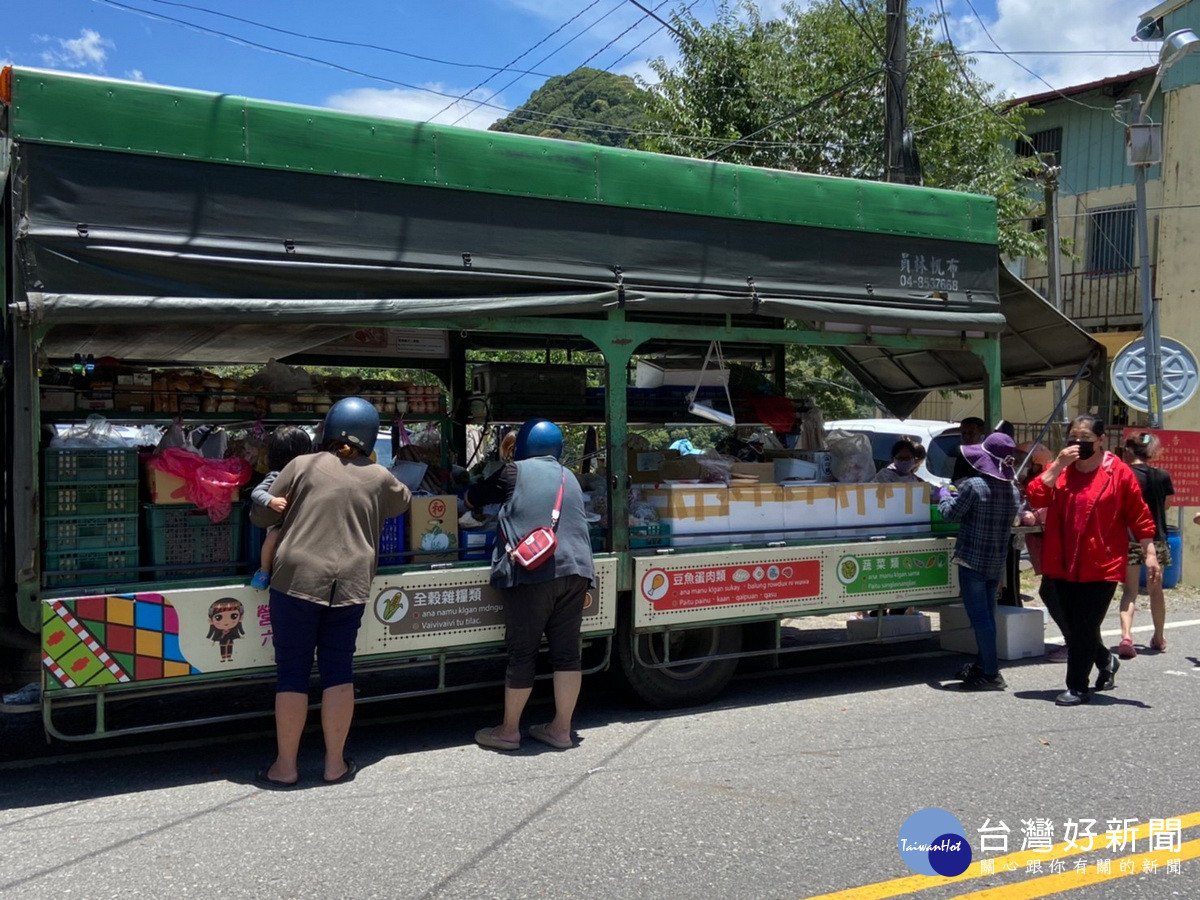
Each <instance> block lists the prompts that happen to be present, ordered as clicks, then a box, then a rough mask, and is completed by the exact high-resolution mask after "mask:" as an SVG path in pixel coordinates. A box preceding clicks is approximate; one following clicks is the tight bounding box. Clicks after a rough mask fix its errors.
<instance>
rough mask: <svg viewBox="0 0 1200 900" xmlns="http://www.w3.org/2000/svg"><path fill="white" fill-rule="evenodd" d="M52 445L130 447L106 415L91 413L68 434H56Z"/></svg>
mask: <svg viewBox="0 0 1200 900" xmlns="http://www.w3.org/2000/svg"><path fill="white" fill-rule="evenodd" d="M50 446H51V447H128V446H131V445H130V444H129V442H128V441H126V440H125V439H124V438H123V437H121V436H120V435H119V434H117V432H116V431H115V430H114V429H113V427H112V425H110V424H109V422H108V419H106V418H104V416H98V415H95V414H93V415H90V416H88V417H87V418H86V419H85V420H84V424H83V425H80V426H78V427H76V428H72V429H71V430H70V431H68V432H67V433H66V434H61V435H55V437H54V438H53V439H52V440H51V441H50Z"/></svg>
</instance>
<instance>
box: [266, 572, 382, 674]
mask: <svg viewBox="0 0 1200 900" xmlns="http://www.w3.org/2000/svg"><path fill="white" fill-rule="evenodd" d="M270 602H271V633H272V634H271V637H272V640H273V641H274V643H275V676H276V684H275V692H276V693H296V694H307V693H308V682H309V678H310V676H311V675H312V666H313V655H314V654H315V655H316V658H317V672H318V673H319V674H320V676H321V688H322V689H323V690H324V689H327V688H331V687H337V686H338V685H340V684H349V683H350V682H352V681H353V680H354V648H355V644H356V641H357V638H358V627H359V625H361V624H362V617H363V611H364V610H365V609H366V607H365V606H363V605H362V604H358V605H355V606H328V605H327V604H324V603H313V602H312V601H311V600H302V599H300V598H299V597H293V596H292V595H291V594H285V593H283V591H277V590H275V589H273V588H272V590H271V601H270Z"/></svg>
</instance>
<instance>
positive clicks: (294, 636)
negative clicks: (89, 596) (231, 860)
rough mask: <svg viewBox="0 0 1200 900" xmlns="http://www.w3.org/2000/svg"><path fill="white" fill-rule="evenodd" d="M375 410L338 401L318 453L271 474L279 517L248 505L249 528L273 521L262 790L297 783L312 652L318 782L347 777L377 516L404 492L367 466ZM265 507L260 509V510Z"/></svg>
mask: <svg viewBox="0 0 1200 900" xmlns="http://www.w3.org/2000/svg"><path fill="white" fill-rule="evenodd" d="M378 434H379V413H377V412H376V411H375V407H373V406H372V405H371V404H370V403H367V402H366V401H365V400H363V399H361V398H359V397H347V398H345V399H343V400H339V401H338V402H337V403H335V404H334V405H333V406H332V407H331V408H330V410H329V412H328V414H327V415H326V416H325V425H324V430H323V440H324V444H323V449H324V451H325V452H321V453H312V454H309V455H307V456H298V457H296V458H295V459H294V460H292V461H291V462H290V463H288V464H287V465H286V466H284V468H283V470H282V471H281V472H280V473H279V477H278V478H276V479H275V481H274V483H273V484H272V485H271V494H272V495H273V496H276V497H286V498H287V501H288V502H287V507H286V509H285V510H284V512H283V513H277V512H274V511H273V510H270V509H269V507H256V508H255V512H256V514H257V515H255V516H252V519H253V520H254V522H255V524H257V525H273V524H279V526H280V528H279V545H278V548H277V550H276V552H275V562H274V567H273V571H272V574H271V630H272V640H273V641H274V643H275V670H276V686H275V736H276V744H277V754H276V757H275V761H274V762H273V763H272V764H271V766H270V767H269V768H267V769H264V770H262V771H261V772H259V773H258V775H257V776H256V779H255V780H256V783H257V784H258V785H259V786H260V787H264V788H269V789H271V790H285V789H288V788H291V787H295V786H296V784H298V783H299V781H300V773H299V769H298V768H297V759H296V757H297V754H298V752H299V749H300V736H301V734H302V733H303V731H304V724H305V721H306V720H307V717H308V682H309V674H310V673H311V671H312V664H313V655H314V654H315V655H316V658H317V671H318V673H319V674H320V679H321V689H322V691H321V728H322V731H323V732H324V737H325V771H324V780H325V782H326V783H329V784H333V783H337V782H344V781H349V780H350V779H352V778H353V777H354V774H355V772H356V771H357V766H356V765H355V763H354V761H353V760H351V759H349V758H348V757H346V755H345V747H346V736H347V734H348V733H349V731H350V721H351V719H352V718H353V716H354V685H353V665H352V660H353V656H354V646H355V640H356V638H357V635H358V628H359V625H360V624H361V623H362V617H363V610H364V609H365V605H366V602H367V600H368V599H370V592H371V582H372V580H373V579H374V577H375V568H376V563H377V560H378V557H377V548H378V546H379V535H380V532H381V531H382V529H383V523H384V520H385V519H389V518H392V517H393V516H398V515H400V514H401V513H403V512H405V511H406V510H407V509H408V507H409V502H410V500H411V494H410V493H409V490H408V488H407V487H405V486H404V485H403V484H401V483H400V482H399V481H397V480H396V478H395V476H393V475H392V473H391V472H389V471H388V470H387V469H385V468H384V467H383V466H380V465H376V464H375V463H373V462H371V451H372V450H373V449H374V447H375V438H376V436H377V435H378ZM264 513H265V514H264Z"/></svg>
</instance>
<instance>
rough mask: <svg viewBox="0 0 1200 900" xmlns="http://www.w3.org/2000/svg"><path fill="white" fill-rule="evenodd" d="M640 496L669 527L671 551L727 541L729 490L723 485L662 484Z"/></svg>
mask: <svg viewBox="0 0 1200 900" xmlns="http://www.w3.org/2000/svg"><path fill="white" fill-rule="evenodd" d="M642 496H643V497H645V498H646V501H647V502H648V503H649V504H650V505H651V506H653V507H654V508H655V510H656V511H657V512H658V518H659V519H660V520H662V521H664V522H669V523H670V524H671V545H672V546H673V547H697V546H702V545H704V544H724V543H727V542H728V541H729V488H728V487H726V486H725V485H723V484H663V485H659V486H658V487H656V488H651V489H649V490H644V491H642Z"/></svg>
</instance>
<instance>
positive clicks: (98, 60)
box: [40, 28, 116, 72]
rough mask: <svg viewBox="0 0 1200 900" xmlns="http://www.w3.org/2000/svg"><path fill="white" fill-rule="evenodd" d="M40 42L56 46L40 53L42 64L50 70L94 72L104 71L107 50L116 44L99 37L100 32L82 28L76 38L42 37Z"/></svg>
mask: <svg viewBox="0 0 1200 900" xmlns="http://www.w3.org/2000/svg"><path fill="white" fill-rule="evenodd" d="M40 40H42V41H44V42H46V43H50V44H57V45H58V46H57V47H56V48H52V49H50V50H46V51H44V52H43V53H42V62H43V63H44V64H45V65H46V67H47V68H51V69H91V70H93V71H96V72H103V71H104V62H105V60H107V59H108V49H106V48H115V47H116V44H114V43H113V42H112V41H110V40H108V39H107V38H103V37H101V36H100V32H98V31H93V30H92V29H90V28H83V29H81V30H80V32H79V37H77V38H51V37H42V38H40Z"/></svg>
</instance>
